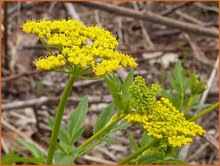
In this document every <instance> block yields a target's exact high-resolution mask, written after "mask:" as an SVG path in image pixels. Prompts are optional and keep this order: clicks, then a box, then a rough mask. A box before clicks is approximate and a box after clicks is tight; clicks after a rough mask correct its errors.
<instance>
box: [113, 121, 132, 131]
mask: <svg viewBox="0 0 220 166" xmlns="http://www.w3.org/2000/svg"><path fill="white" fill-rule="evenodd" d="M130 125H131V124H130V123H128V122H127V121H124V120H122V121H121V122H120V123H119V124H118V125H117V126H114V127H113V128H112V129H111V130H110V133H114V132H117V131H121V130H125V129H127V128H128V127H129V126H130Z"/></svg>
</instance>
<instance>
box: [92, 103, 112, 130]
mask: <svg viewBox="0 0 220 166" xmlns="http://www.w3.org/2000/svg"><path fill="white" fill-rule="evenodd" d="M114 110H115V106H114V104H109V105H108V106H107V107H106V108H105V110H104V111H102V112H101V114H100V115H99V117H98V119H97V121H96V124H95V126H94V129H93V134H94V133H96V132H97V131H99V130H100V129H101V128H102V127H104V126H105V125H106V124H107V122H108V121H109V120H110V118H111V117H112V115H113V113H114Z"/></svg>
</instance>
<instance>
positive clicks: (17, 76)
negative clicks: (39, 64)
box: [2, 70, 44, 82]
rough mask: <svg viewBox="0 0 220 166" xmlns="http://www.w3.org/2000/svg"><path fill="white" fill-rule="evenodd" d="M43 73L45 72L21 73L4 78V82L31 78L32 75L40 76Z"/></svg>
mask: <svg viewBox="0 0 220 166" xmlns="http://www.w3.org/2000/svg"><path fill="white" fill-rule="evenodd" d="M41 72H44V71H43V70H32V71H28V72H25V73H19V74H15V75H10V76H7V77H3V78H2V82H8V81H12V80H15V79H17V78H20V77H22V76H30V75H33V74H38V73H41Z"/></svg>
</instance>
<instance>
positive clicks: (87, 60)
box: [22, 19, 137, 76]
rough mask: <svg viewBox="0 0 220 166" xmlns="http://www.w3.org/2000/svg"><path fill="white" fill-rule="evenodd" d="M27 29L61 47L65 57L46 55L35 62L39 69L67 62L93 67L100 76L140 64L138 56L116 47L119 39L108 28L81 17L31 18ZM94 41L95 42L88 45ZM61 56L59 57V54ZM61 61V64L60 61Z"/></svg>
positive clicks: (61, 53)
mask: <svg viewBox="0 0 220 166" xmlns="http://www.w3.org/2000/svg"><path fill="white" fill-rule="evenodd" d="M22 28H23V31H25V32H27V33H32V34H35V35H37V36H38V37H39V38H40V39H42V40H45V41H46V43H47V44H48V45H49V46H55V47H57V48H59V51H60V52H59V54H58V55H62V56H63V58H58V57H57V58H55V55H50V56H52V58H50V57H49V56H46V57H42V58H40V59H39V60H38V61H36V62H35V64H36V66H37V68H39V69H43V70H53V69H56V68H59V67H63V66H65V64H72V65H78V66H80V67H82V68H85V67H91V68H92V69H93V72H94V73H95V74H96V75H97V76H101V75H104V74H105V73H107V72H112V71H114V70H117V69H118V68H120V67H121V66H123V67H132V68H135V67H137V63H136V62H135V59H134V58H132V57H131V56H129V55H125V54H123V53H121V52H119V51H115V50H114V49H115V48H116V47H117V46H118V41H117V39H116V37H115V36H113V35H112V34H111V33H110V32H109V31H108V30H106V29H103V28H100V27H98V26H90V27H87V26H85V25H84V24H83V23H80V22H79V21H77V20H72V19H68V20H64V19H63V20H56V21H48V20H45V19H42V20H39V21H36V20H29V21H27V22H26V23H24V24H23V25H22ZM88 41H91V44H87V43H88ZM58 55H57V56H58ZM57 60H58V61H59V63H58V62H57Z"/></svg>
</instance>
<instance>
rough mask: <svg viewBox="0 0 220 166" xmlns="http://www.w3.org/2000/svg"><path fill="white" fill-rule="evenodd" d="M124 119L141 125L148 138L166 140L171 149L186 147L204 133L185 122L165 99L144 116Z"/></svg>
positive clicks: (133, 115) (139, 115) (135, 115)
mask: <svg viewBox="0 0 220 166" xmlns="http://www.w3.org/2000/svg"><path fill="white" fill-rule="evenodd" d="M125 119H126V120H127V121H128V122H131V123H138V124H143V125H144V129H145V131H146V132H147V134H148V135H149V136H152V137H155V138H157V139H166V140H167V141H168V143H169V144H170V145H171V146H173V147H180V146H183V145H186V144H187V143H190V142H192V138H193V137H195V136H196V135H197V134H198V135H202V134H204V133H205V130H203V129H202V128H201V127H200V126H198V125H197V124H195V123H194V122H189V121H187V120H186V119H185V118H184V115H183V114H182V113H180V112H179V111H178V110H177V109H176V108H175V107H174V106H173V105H172V104H171V103H170V102H169V100H168V99H166V98H161V99H160V100H159V101H157V102H156V105H155V107H154V108H153V109H150V110H148V111H146V112H145V113H144V114H141V113H138V112H135V113H133V114H128V115H127V116H126V117H125Z"/></svg>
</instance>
